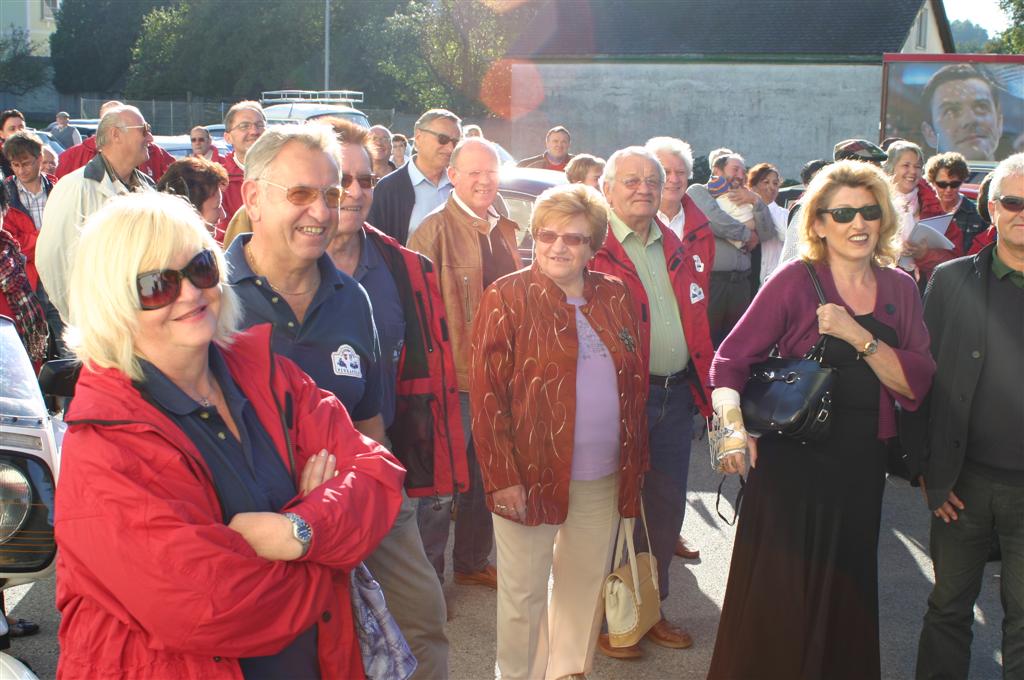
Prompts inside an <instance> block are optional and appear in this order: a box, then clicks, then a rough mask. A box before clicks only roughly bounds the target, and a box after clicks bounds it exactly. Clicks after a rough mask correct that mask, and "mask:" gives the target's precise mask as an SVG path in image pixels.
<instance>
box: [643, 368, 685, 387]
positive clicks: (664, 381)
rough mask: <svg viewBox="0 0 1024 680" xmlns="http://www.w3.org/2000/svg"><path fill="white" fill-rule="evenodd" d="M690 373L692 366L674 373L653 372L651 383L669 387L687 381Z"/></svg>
mask: <svg viewBox="0 0 1024 680" xmlns="http://www.w3.org/2000/svg"><path fill="white" fill-rule="evenodd" d="M689 375H690V368H689V367H686V368H684V369H683V370H681V371H679V372H677V373H673V374H672V375H654V374H653V373H652V374H651V384H652V385H657V386H658V387H664V388H665V389H668V388H669V387H672V386H673V385H678V384H680V383H682V382H685V381H686V379H687V377H688V376H689Z"/></svg>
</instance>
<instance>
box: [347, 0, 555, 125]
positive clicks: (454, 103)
mask: <svg viewBox="0 0 1024 680" xmlns="http://www.w3.org/2000/svg"><path fill="white" fill-rule="evenodd" d="M534 11H535V10H534V8H533V7H532V6H531V5H529V4H526V5H518V4H516V3H511V4H510V5H509V7H508V8H507V9H506V8H505V7H504V6H503V4H502V3H499V2H493V1H492V2H488V3H484V2H463V1H460V0H416V1H414V2H412V3H410V4H409V6H408V8H407V9H406V10H405V11H404V12H397V13H395V14H393V15H392V16H390V17H388V18H387V20H386V21H385V22H384V25H383V27H382V31H381V33H380V34H379V38H378V40H376V41H375V43H374V44H373V45H368V46H367V48H368V49H369V50H370V51H371V52H372V53H373V54H375V55H376V58H377V66H378V68H379V69H380V71H381V72H382V74H384V75H386V76H388V77H390V78H391V79H392V80H394V81H395V82H398V83H401V87H400V88H399V89H398V90H397V91H396V92H395V95H394V98H395V101H396V104H398V105H399V106H402V107H403V108H408V109H409V110H412V111H422V110H423V109H426V108H431V107H438V106H441V107H445V108H450V109H453V110H455V111H458V112H459V113H460V114H464V115H465V114H480V113H485V112H486V111H487V110H488V108H491V109H494V108H496V104H495V98H493V97H491V96H488V93H486V92H485V89H486V83H487V81H488V79H489V76H491V74H492V73H493V72H494V71H495V69H498V70H500V69H501V62H502V59H503V58H504V56H505V52H506V50H507V49H508V47H509V45H510V44H511V42H512V40H514V39H515V37H516V36H517V35H518V33H519V31H521V30H522V27H523V26H525V25H526V23H527V21H528V19H529V18H530V17H531V16H532V12H534ZM498 80H501V78H500V77H499V78H498ZM497 99H500V97H498V98H497ZM485 102H487V103H486V104H485Z"/></svg>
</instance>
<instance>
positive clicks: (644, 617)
mask: <svg viewBox="0 0 1024 680" xmlns="http://www.w3.org/2000/svg"><path fill="white" fill-rule="evenodd" d="M640 519H641V521H642V522H643V525H644V534H645V535H647V545H648V546H649V545H650V544H651V536H650V534H649V533H648V531H647V516H646V514H645V513H644V507H643V503H642V502H641V503H640ZM635 523H636V519H635V518H626V517H623V518H622V521H621V523H620V524H619V539H618V545H617V547H616V549H615V561H614V562H613V563H612V564H613V566H616V569H615V571H613V572H612V573H611V574H609V575H608V577H607V578H606V579H605V581H604V614H605V618H607V620H608V640H609V642H610V643H611V646H612V647H629V646H631V645H635V644H636V643H638V642H639V641H640V639H641V638H642V637H643V636H644V635H646V634H647V631H649V630H650V629H651V628H652V627H654V624H656V623H657V622H658V621H659V620H661V595H660V593H659V591H658V562H657V560H656V559H655V558H654V555H652V554H651V553H649V552H645V553H640V554H639V555H637V554H636V548H635V547H634V546H633V527H634V525H635ZM624 546H625V548H626V551H627V553H628V560H627V563H626V564H622V552H623V547H624Z"/></svg>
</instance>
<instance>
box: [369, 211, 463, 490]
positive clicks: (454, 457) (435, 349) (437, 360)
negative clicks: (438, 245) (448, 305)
mask: <svg viewBox="0 0 1024 680" xmlns="http://www.w3.org/2000/svg"><path fill="white" fill-rule="evenodd" d="M363 229H364V230H365V232H366V240H367V241H368V242H370V243H372V244H374V245H375V246H376V247H377V250H378V251H379V252H380V254H381V255H382V256H383V258H384V262H385V263H386V264H387V267H388V271H390V272H391V277H392V278H393V279H394V280H395V285H396V286H397V287H398V296H399V298H400V299H401V300H402V303H403V304H402V307H403V312H404V316H405V341H404V342H403V343H402V354H401V356H400V357H399V359H398V383H397V386H396V388H395V420H394V422H392V424H391V427H390V428H388V438H389V439H390V440H391V451H392V452H393V453H394V454H395V456H396V457H397V458H398V460H399V461H401V463H402V465H404V466H405V468H406V470H407V471H408V472H407V473H406V476H405V489H406V492H407V493H408V494H409V495H410V496H414V497H415V496H447V495H450V494H451V493H452V492H453V491H454V490H455V488H458V490H459V491H466V489H468V488H469V470H468V468H467V466H466V442H465V436H464V433H463V431H462V415H461V412H460V410H459V408H460V407H459V391H458V385H457V383H456V380H455V363H454V360H453V359H452V344H451V338H450V337H449V335H448V319H447V316H446V315H445V311H444V300H443V299H442V298H441V290H440V288H439V287H438V284H437V275H436V274H435V273H434V265H433V263H432V262H431V261H430V260H429V259H427V258H426V257H424V256H423V255H420V254H419V253H417V252H414V251H412V250H409V249H408V248H405V247H403V246H402V245H401V244H400V243H399V242H398V241H397V240H395V239H394V238H392V237H390V236H388V235H387V234H385V233H384V232H382V231H380V230H379V229H376V228H375V227H372V226H370V225H369V224H365V225H363Z"/></svg>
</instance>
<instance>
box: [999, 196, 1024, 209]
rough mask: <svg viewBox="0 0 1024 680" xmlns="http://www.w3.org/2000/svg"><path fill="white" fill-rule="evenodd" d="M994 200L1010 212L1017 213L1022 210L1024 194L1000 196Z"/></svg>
mask: <svg viewBox="0 0 1024 680" xmlns="http://www.w3.org/2000/svg"><path fill="white" fill-rule="evenodd" d="M996 200H997V201H999V202H1000V203H1001V204H1002V206H1003V208H1005V209H1006V210H1009V211H1010V212H1015V213H1018V212H1020V211H1022V210H1024V196H1000V197H999V198H997V199H996Z"/></svg>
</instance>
